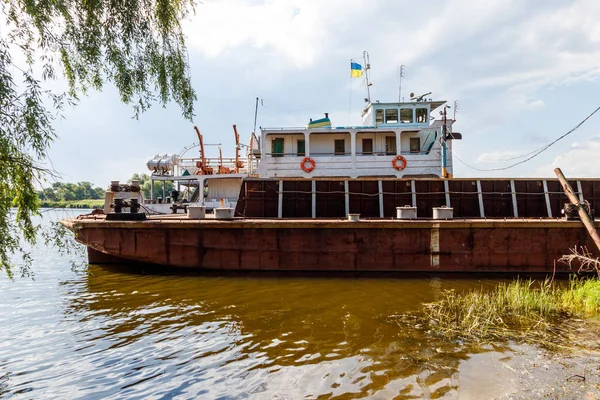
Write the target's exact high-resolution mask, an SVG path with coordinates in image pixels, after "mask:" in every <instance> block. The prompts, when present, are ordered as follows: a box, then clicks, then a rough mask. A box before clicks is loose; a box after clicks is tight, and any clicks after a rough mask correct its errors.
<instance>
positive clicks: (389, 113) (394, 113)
mask: <svg viewBox="0 0 600 400" xmlns="http://www.w3.org/2000/svg"><path fill="white" fill-rule="evenodd" d="M385 123H386V124H397V123H398V109H396V108H388V109H387V110H385Z"/></svg>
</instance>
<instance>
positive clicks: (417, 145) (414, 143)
mask: <svg viewBox="0 0 600 400" xmlns="http://www.w3.org/2000/svg"><path fill="white" fill-rule="evenodd" d="M420 151H421V139H420V138H418V137H411V138H410V152H411V153H419V152H420Z"/></svg>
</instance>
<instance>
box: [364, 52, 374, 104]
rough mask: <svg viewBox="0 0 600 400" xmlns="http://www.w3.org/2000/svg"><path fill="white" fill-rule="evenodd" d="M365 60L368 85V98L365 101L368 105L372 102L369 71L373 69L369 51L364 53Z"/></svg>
mask: <svg viewBox="0 0 600 400" xmlns="http://www.w3.org/2000/svg"><path fill="white" fill-rule="evenodd" d="M363 60H364V64H365V80H366V83H367V98H366V99H365V100H366V101H367V102H368V103H370V102H371V89H370V87H371V85H372V83H371V82H370V81H369V70H370V69H371V64H370V63H369V53H367V51H363Z"/></svg>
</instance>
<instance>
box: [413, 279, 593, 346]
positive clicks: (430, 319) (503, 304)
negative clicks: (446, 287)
mask: <svg viewBox="0 0 600 400" xmlns="http://www.w3.org/2000/svg"><path fill="white" fill-rule="evenodd" d="M598 315H600V280H598V279H577V278H572V279H571V280H570V281H569V284H568V285H556V284H551V283H549V282H537V281H533V280H528V281H522V280H516V281H514V282H510V283H502V284H500V285H498V286H497V287H496V289H495V290H492V291H485V290H474V291H470V292H467V293H461V294H459V293H456V292H454V291H447V292H444V294H443V296H442V299H441V300H439V301H437V302H435V303H430V304H426V305H425V314H424V320H425V321H424V322H425V323H426V324H427V325H428V326H429V328H430V330H431V331H432V332H434V333H438V334H440V335H444V336H448V337H453V338H461V337H462V338H467V337H468V338H478V339H485V338H495V337H503V338H514V337H515V336H520V335H523V334H524V333H525V334H528V333H530V332H532V331H535V332H536V333H538V334H539V333H542V334H543V332H544V331H551V330H555V328H556V326H557V325H556V324H554V325H553V323H555V322H557V320H561V319H562V320H564V319H565V318H570V317H574V318H585V317H593V316H598Z"/></svg>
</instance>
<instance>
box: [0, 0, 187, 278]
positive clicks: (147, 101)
mask: <svg viewBox="0 0 600 400" xmlns="http://www.w3.org/2000/svg"><path fill="white" fill-rule="evenodd" d="M193 9H194V4H193V0H127V1H121V0H109V1H97V0H84V1H77V0H4V1H0V26H2V28H1V29H0V165H1V166H2V174H0V269H4V270H5V271H6V272H7V273H8V274H9V276H11V275H12V270H11V266H10V262H9V256H10V254H11V253H13V252H14V251H18V250H21V251H22V252H24V250H23V249H22V248H21V243H20V237H22V238H24V239H25V240H26V241H28V242H34V241H35V237H36V227H35V226H34V224H33V222H32V219H31V217H32V215H34V214H35V213H36V212H37V210H38V196H37V192H36V188H35V186H36V181H38V182H43V181H44V180H45V179H48V177H49V175H48V172H50V170H49V169H48V167H47V165H48V164H47V155H48V153H47V152H48V147H49V145H50V144H51V142H52V141H53V140H54V139H55V137H56V136H55V133H54V130H53V128H52V123H53V120H54V119H55V118H56V117H57V116H59V115H60V113H61V111H62V110H63V109H64V107H65V106H67V105H71V104H75V103H76V102H77V101H78V99H79V97H80V96H81V95H82V94H85V93H86V92H87V91H88V90H90V89H94V90H101V89H102V88H103V86H104V85H105V84H107V83H111V84H114V85H115V86H116V87H117V89H118V90H119V93H120V96H121V100H122V101H123V102H125V103H128V104H131V105H132V106H133V108H134V114H135V116H136V117H137V116H138V115H139V113H141V112H143V111H145V110H147V109H148V107H150V105H151V104H152V103H154V102H158V103H160V104H162V105H164V104H166V103H167V102H169V101H174V102H176V103H177V104H178V105H179V106H180V107H181V109H182V113H183V116H184V117H186V118H188V119H191V117H192V115H193V102H194V100H195V93H194V90H193V88H192V85H191V81H190V77H189V74H188V68H187V65H188V59H187V52H186V47H185V37H184V35H183V32H182V28H181V21H183V20H184V19H185V18H186V17H187V16H188V14H189V13H190V12H193ZM61 77H64V78H65V79H66V82H67V83H68V85H67V86H68V87H67V88H66V89H65V90H64V91H58V92H57V91H56V90H54V91H53V90H50V89H49V88H50V87H51V86H52V87H56V85H48V81H51V80H55V79H58V78H61ZM24 259H25V260H28V259H27V257H24ZM20 272H21V275H28V274H30V273H31V271H30V265H29V264H28V263H25V264H23V265H22V266H21V270H20Z"/></svg>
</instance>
